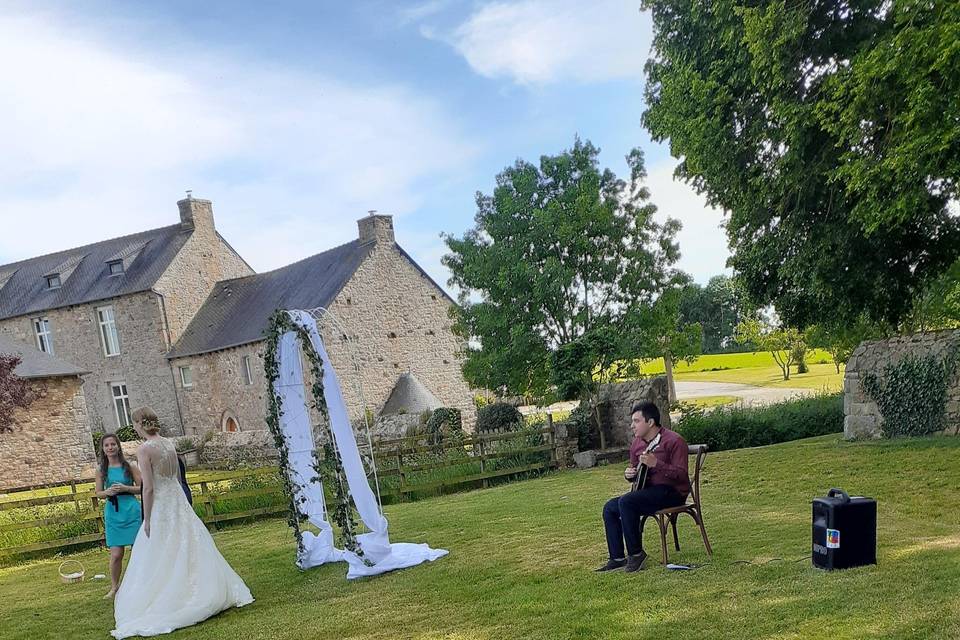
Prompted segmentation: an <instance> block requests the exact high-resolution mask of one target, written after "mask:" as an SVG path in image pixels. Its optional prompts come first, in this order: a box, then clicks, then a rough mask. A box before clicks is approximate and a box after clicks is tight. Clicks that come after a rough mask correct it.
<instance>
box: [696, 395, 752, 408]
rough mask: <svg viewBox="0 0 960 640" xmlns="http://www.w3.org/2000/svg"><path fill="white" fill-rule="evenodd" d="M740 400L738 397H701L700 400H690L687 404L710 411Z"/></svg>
mask: <svg viewBox="0 0 960 640" xmlns="http://www.w3.org/2000/svg"><path fill="white" fill-rule="evenodd" d="M738 400H740V398H738V397H737V396H701V397H699V398H690V399H689V400H687V401H686V402H688V403H689V404H692V405H695V406H698V407H703V408H704V409H710V408H713V407H722V406H723V405H727V404H733V403H734V402H737V401H738Z"/></svg>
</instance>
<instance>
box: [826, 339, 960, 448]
mask: <svg viewBox="0 0 960 640" xmlns="http://www.w3.org/2000/svg"><path fill="white" fill-rule="evenodd" d="M957 345H960V329H955V330H949V331H934V332H930V333H919V334H914V335H908V336H898V337H896V338H890V339H889V340H873V341H868V342H864V343H862V344H861V345H860V346H859V347H857V349H856V350H855V351H854V352H853V355H852V356H850V360H849V361H848V362H847V368H846V373H845V375H844V379H843V413H844V419H843V435H844V437H845V438H878V437H880V435H881V431H880V427H881V425H882V423H883V417H882V416H881V415H880V410H879V408H878V407H877V404H876V403H875V402H873V401H872V400H871V399H870V397H869V396H868V395H867V394H866V393H865V392H864V391H863V389H861V388H860V379H861V376H863V374H865V373H867V372H872V373H874V374H876V375H882V374H883V370H884V368H885V367H886V366H887V365H888V364H890V363H895V362H898V361H900V360H901V359H902V358H903V357H904V356H906V355H907V354H910V353H912V354H914V355H918V356H927V355H934V356H940V357H942V356H943V355H944V354H946V352H947V351H948V350H949V349H950V348H952V347H954V346H957ZM946 419H947V429H946V433H956V432H957V429H960V376H958V375H957V373H956V372H955V374H954V378H953V381H952V383H951V385H950V387H949V388H948V390H947V416H946Z"/></svg>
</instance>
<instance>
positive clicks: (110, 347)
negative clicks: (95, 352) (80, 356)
mask: <svg viewBox="0 0 960 640" xmlns="http://www.w3.org/2000/svg"><path fill="white" fill-rule="evenodd" d="M96 311H97V324H98V325H99V327H100V346H101V347H103V355H104V356H105V357H107V358H113V357H114V356H119V355H120V334H119V333H117V320H116V315H115V314H114V312H113V306H111V305H107V306H105V307H97V309H96Z"/></svg>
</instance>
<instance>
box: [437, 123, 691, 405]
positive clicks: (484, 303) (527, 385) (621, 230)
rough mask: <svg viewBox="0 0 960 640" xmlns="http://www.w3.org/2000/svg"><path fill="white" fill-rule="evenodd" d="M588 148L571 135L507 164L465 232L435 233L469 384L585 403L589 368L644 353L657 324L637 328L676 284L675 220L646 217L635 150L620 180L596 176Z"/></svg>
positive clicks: (590, 384)
mask: <svg viewBox="0 0 960 640" xmlns="http://www.w3.org/2000/svg"><path fill="white" fill-rule="evenodd" d="M598 152H599V151H598V149H597V148H596V147H594V146H593V145H592V144H591V143H590V142H582V141H580V140H579V139H578V140H577V141H576V142H575V144H574V145H573V148H572V149H569V150H567V151H565V152H563V153H561V154H559V155H556V156H543V157H541V158H540V163H539V165H534V164H532V163H529V162H525V161H522V160H518V161H517V162H516V164H514V165H513V166H511V167H507V168H506V169H504V170H503V172H501V173H500V174H499V175H498V176H497V179H496V188H495V189H494V191H493V194H492V195H485V194H482V193H478V194H477V199H476V201H477V213H476V217H475V226H474V227H473V228H472V229H470V230H468V231H467V232H466V233H465V234H464V235H463V237H454V236H449V235H447V236H445V241H446V243H447V246H448V248H449V250H450V252H449V253H448V254H447V255H446V256H444V258H443V263H444V264H445V265H446V266H447V267H448V268H449V269H450V272H451V274H452V277H451V278H450V285H451V286H454V287H456V288H457V289H459V291H460V302H461V304H460V306H459V308H458V309H455V310H454V314H455V321H456V322H455V330H456V331H457V332H458V333H459V334H460V335H461V336H463V337H464V338H466V339H467V341H468V342H467V349H466V360H465V363H464V375H465V376H466V378H467V380H468V381H469V382H470V383H471V384H473V385H476V386H479V387H484V388H488V389H495V390H498V391H502V392H507V393H512V394H531V395H537V396H541V397H542V396H543V395H544V394H546V393H547V392H548V391H552V390H556V391H557V392H558V393H559V394H560V395H561V396H563V397H565V398H570V397H575V396H580V397H584V395H588V394H589V393H590V392H591V390H592V389H593V388H594V387H595V384H596V382H597V376H596V373H597V372H607V371H610V370H612V369H613V367H612V365H613V364H614V363H615V362H621V363H623V362H633V361H634V360H635V359H636V358H639V357H643V356H649V355H650V354H648V353H646V352H645V351H644V350H645V349H647V348H649V345H650V344H651V338H649V332H650V331H656V330H657V329H659V327H658V326H655V325H654V324H653V323H645V322H644V321H645V320H649V319H650V317H651V316H650V314H651V313H653V311H652V310H653V309H654V306H655V303H656V302H657V300H659V299H660V298H661V296H662V294H663V293H664V292H665V291H669V290H671V289H672V288H674V287H676V286H677V285H678V284H679V283H680V282H682V281H683V274H682V273H680V272H679V271H677V270H676V269H674V267H673V265H674V263H675V262H676V261H677V259H678V257H679V251H678V247H677V244H676V242H675V236H676V233H677V231H678V229H679V223H678V222H676V221H675V220H670V219H668V220H667V221H666V222H664V223H659V222H657V221H656V220H655V218H654V214H655V213H656V207H654V205H653V204H651V203H650V201H649V192H648V190H647V188H646V187H645V186H644V182H643V181H644V177H645V175H646V173H645V170H644V165H643V156H642V154H641V153H640V151H639V150H634V151H632V152H631V153H630V154H629V156H628V157H627V162H628V165H629V167H630V179H629V180H623V179H620V178H618V177H617V176H616V175H614V173H613V172H612V171H610V170H609V169H607V170H601V169H600V167H599V163H598V158H597V156H598ZM658 317H659V316H658ZM657 355H661V354H657ZM621 372H622V369H621Z"/></svg>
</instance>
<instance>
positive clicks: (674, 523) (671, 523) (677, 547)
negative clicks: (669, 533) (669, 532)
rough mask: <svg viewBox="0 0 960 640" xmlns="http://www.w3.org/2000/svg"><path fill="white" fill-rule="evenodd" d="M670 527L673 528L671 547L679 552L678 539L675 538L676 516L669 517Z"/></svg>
mask: <svg viewBox="0 0 960 640" xmlns="http://www.w3.org/2000/svg"><path fill="white" fill-rule="evenodd" d="M670 525H671V526H672V527H673V546H674V548H675V549H676V550H677V551H680V539H679V538H677V514H673V515H672V516H670Z"/></svg>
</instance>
